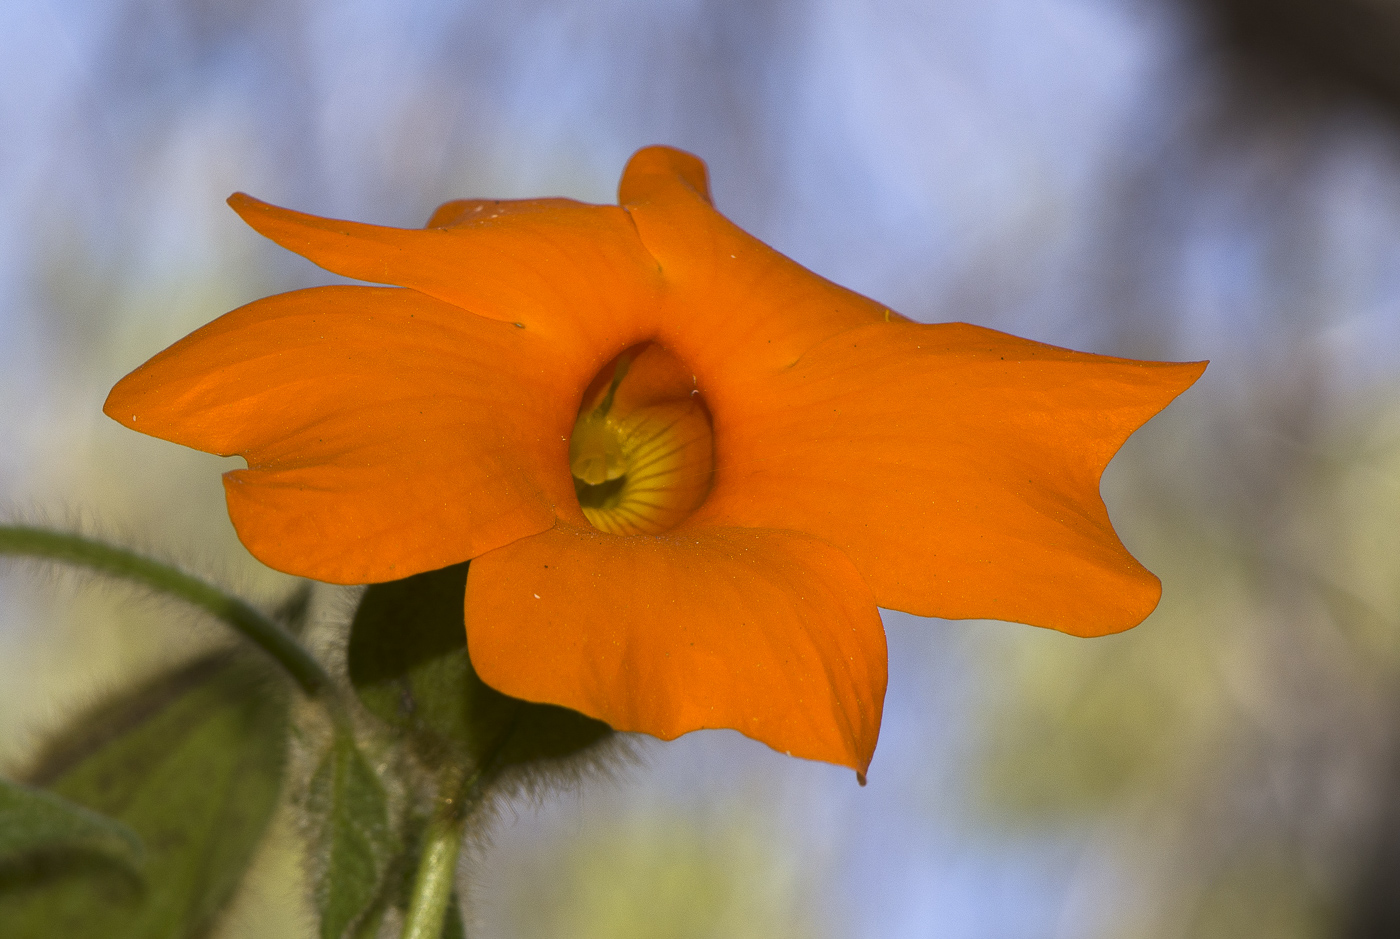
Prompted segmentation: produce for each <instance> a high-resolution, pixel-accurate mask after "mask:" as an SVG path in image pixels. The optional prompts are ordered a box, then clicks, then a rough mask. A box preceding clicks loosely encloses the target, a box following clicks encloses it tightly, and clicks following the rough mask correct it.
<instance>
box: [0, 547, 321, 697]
mask: <svg viewBox="0 0 1400 939" xmlns="http://www.w3.org/2000/svg"><path fill="white" fill-rule="evenodd" d="M3 554H15V555H23V556H27V557H36V558H48V559H49V560H54V561H64V562H66V563H68V564H75V565H77V566H79V567H87V568H90V569H92V570H95V571H98V572H100V573H103V574H108V575H110V576H112V577H120V578H123V579H125V580H131V581H135V582H136V583H139V584H144V585H145V586H147V587H150V588H152V589H153V590H158V591H160V592H161V593H165V594H169V595H170V596H174V597H179V598H180V599H181V600H184V601H185V602H186V603H189V604H191V605H193V606H196V607H198V608H200V609H201V610H204V611H205V612H206V613H209V614H211V615H212V616H214V617H216V618H218V619H221V620H223V621H224V622H225V623H227V624H228V625H229V626H232V627H233V628H234V629H235V630H237V631H238V632H240V633H242V634H243V636H244V637H245V638H247V639H248V640H250V641H251V642H253V643H254V644H255V645H257V646H258V647H259V648H261V649H262V650H263V651H264V652H266V653H267V654H268V655H270V656H272V657H273V658H274V659H276V660H277V661H278V662H279V663H280V664H281V666H282V667H283V668H285V669H286V670H287V672H288V673H289V674H290V675H291V676H292V678H293V679H295V680H296V682H297V684H299V685H301V687H302V690H304V691H305V692H306V693H307V694H308V695H311V696H312V697H315V696H317V695H319V694H320V693H321V692H323V691H325V690H327V689H329V688H330V687H331V679H330V676H329V675H327V674H326V671H325V669H323V668H322V667H321V664H320V663H319V662H317V661H316V660H315V659H314V658H313V657H312V656H311V653H310V652H307V651H306V649H305V648H304V647H303V646H302V645H301V643H299V642H297V640H296V639H295V638H294V637H293V636H292V635H291V633H289V632H287V631H286V630H285V629H283V628H282V627H281V626H279V625H278V624H277V623H276V622H275V621H273V620H272V619H269V618H268V617H267V616H265V615H264V614H262V613H260V612H258V611H257V610H256V609H254V608H253V607H252V606H250V605H249V604H248V603H246V602H244V601H243V600H240V599H239V598H238V597H235V596H232V595H230V594H227V593H225V592H224V591H222V590H220V589H219V588H217V587H215V586H213V585H211V584H207V583H205V582H204V581H202V580H200V579H199V578H197V577H192V576H190V575H189V574H186V573H185V572H184V571H182V570H179V569H177V568H174V567H171V566H170V565H168V564H162V563H160V562H159V561H153V560H151V559H150V558H146V557H142V556H141V555H139V554H136V553H134V552H132V551H128V550H127V549H125V548H118V547H116V546H114V545H109V544H104V543H103V542H100V541H93V540H92V539H89V538H84V537H82V536H81V535H70V534H66V533H63V532H56V531H48V530H46V529H43V528H32V527H29V526H25V525H0V555H3Z"/></svg>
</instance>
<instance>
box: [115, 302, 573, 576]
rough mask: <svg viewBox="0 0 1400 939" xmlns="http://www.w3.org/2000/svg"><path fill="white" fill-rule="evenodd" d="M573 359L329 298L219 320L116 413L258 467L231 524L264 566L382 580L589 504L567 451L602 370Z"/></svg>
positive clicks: (422, 316) (410, 308) (433, 318)
mask: <svg viewBox="0 0 1400 939" xmlns="http://www.w3.org/2000/svg"><path fill="white" fill-rule="evenodd" d="M561 358H562V357H561V355H560V354H559V353H558V352H557V350H555V349H554V347H553V346H552V344H550V343H548V342H547V341H545V340H544V339H542V338H541V337H540V336H539V335H537V334H536V333H533V332H531V331H530V330H526V329H519V328H517V327H515V326H513V325H511V324H510V323H501V322H495V321H492V320H487V319H482V318H480V317H476V316H472V315H470V314H468V313H464V312H463V311H462V310H460V309H458V308H457V307H454V306H449V305H448V304H445V303H442V302H440V301H437V300H434V299H432V298H431V297H427V296H424V295H423V294H421V293H417V292H415V291H412V290H401V289H395V288H382V287H320V288H315V289H312V290H301V291H297V292H294V293H288V294H282V295H280V296H275V297H268V298H267V299H264V300H259V301H257V302H255V303H252V304H249V305H248V306H245V307H242V308H241V309H238V310H234V311H233V312H232V313H229V314H227V315H225V316H223V317H221V318H219V319H217V320H215V321H214V322H213V323H210V324H209V325H208V326H205V327H204V328H202V329H200V330H198V331H196V332H195V333H193V334H191V335H190V336H187V337H186V338H184V339H182V340H181V341H180V342H178V343H176V344H175V345H174V346H171V347H170V348H169V349H167V350H165V351H164V352H162V353H160V354H159V355H157V356H156V357H155V358H153V359H152V360H151V361H150V362H148V363H146V364H145V365H143V366H142V367H141V368H139V369H137V370H136V371H135V372H133V373H131V374H130V375H128V376H127V377H126V378H124V379H122V381H121V382H120V383H118V385H117V386H116V387H115V388H114V389H112V393H111V395H110V396H109V397H108V399H107V404H106V406H105V408H104V410H105V411H106V412H107V414H108V415H109V416H111V417H112V418H114V419H116V420H117V421H120V422H121V423H122V424H125V425H126V426H128V427H131V428H132V429H133V430H139V431H142V432H143V433H147V434H153V435H155V436H157V437H163V438H165V439H167V440H173V441H175V442H176V443H181V444H184V445H186V446H190V447H195V448H197V449H200V450H207V451H210V452H213V453H219V454H223V455H231V454H240V455H242V456H244V457H246V458H247V460H248V469H246V470H236V471H234V472H231V473H228V474H226V476H225V477H224V481H225V489H226V491H227V494H228V502H229V514H230V516H231V517H232V519H233V523H234V526H235V527H236V528H237V529H238V534H239V537H240V538H242V540H243V542H244V544H246V545H247V546H248V549H249V550H250V551H251V552H252V553H253V554H254V556H256V557H257V558H258V559H260V560H262V561H263V562H264V563H266V564H269V565H271V566H272V567H275V568H277V569H279V570H283V571H287V572H289V573H293V574H299V575H302V576H306V577H314V578H317V579H319V580H326V581H332V582H336V583H368V582H374V581H382V580H391V579H395V578H400V577H407V576H409V575H410V574H414V573H418V572H420V571H425V570H433V569H436V568H439V567H444V566H446V565H448V564H453V563H457V562H460V561H463V560H466V559H467V558H472V557H476V556H477V555H479V554H482V553H484V552H487V551H490V550H492V549H493V548H497V547H500V546H501V545H503V544H508V543H509V542H511V541H514V540H515V539H517V538H521V537H523V536H526V535H530V534H534V533H536V532H539V531H543V530H545V529H547V528H549V527H550V526H551V525H553V524H554V522H555V516H556V505H558V504H560V503H565V504H566V506H567V505H568V504H573V503H574V496H573V490H572V482H571V480H570V477H569V470H568V442H567V439H566V438H567V435H568V434H569V432H570V430H571V428H572V427H573V423H574V410H575V408H576V406H577V402H578V398H579V395H580V394H581V393H582V389H583V387H584V385H586V384H587V382H588V380H589V379H590V378H591V377H592V372H591V371H577V372H575V373H572V374H571V373H570V372H569V370H568V368H567V367H565V366H563V365H561V364H560V360H561ZM570 511H571V512H572V514H574V515H576V514H577V513H578V510H577V508H576V507H575V508H573V509H572V510H570Z"/></svg>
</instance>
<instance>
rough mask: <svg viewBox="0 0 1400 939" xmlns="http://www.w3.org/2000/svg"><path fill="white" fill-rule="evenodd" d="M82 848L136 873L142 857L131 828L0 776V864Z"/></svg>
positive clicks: (137, 841) (141, 851)
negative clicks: (41, 854)
mask: <svg viewBox="0 0 1400 939" xmlns="http://www.w3.org/2000/svg"><path fill="white" fill-rule="evenodd" d="M54 852H86V853H91V854H96V855H99V856H101V857H105V858H108V859H109V860H112V861H115V862H117V863H118V864H122V865H124V866H125V867H126V868H127V869H128V870H130V871H131V872H132V873H139V872H140V870H141V864H142V861H143V860H144V850H143V848H142V847H141V839H140V838H139V837H137V835H136V832H134V831H132V830H131V829H130V828H128V827H126V826H125V825H123V824H122V823H121V822H118V821H116V820H114V819H110V818H108V817H107V816H105V815H99V814H97V813H96V812H94V811H92V810H91V809H86V808H84V807H83V806H81V805H78V804H77V803H76V802H70V801H68V800H67V799H64V798H63V797H61V796H57V795H54V794H53V793H52V792H45V791H44V790H43V789H35V788H33V787H31V786H23V785H20V784H19V783H17V782H11V781H10V780H8V779H0V864H5V863H10V864H16V863H22V862H23V861H24V860H26V859H27V858H28V857H29V856H31V855H34V854H39V853H54Z"/></svg>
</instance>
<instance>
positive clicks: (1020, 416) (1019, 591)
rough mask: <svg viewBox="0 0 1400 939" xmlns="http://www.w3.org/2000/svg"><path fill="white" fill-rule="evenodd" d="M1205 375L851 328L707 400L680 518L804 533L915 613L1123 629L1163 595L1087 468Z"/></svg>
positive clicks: (961, 331) (1010, 341) (941, 334)
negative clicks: (730, 410)
mask: <svg viewBox="0 0 1400 939" xmlns="http://www.w3.org/2000/svg"><path fill="white" fill-rule="evenodd" d="M1204 368H1205V365H1204V363H1196V364H1187V365H1181V364H1173V363H1160V362H1134V361H1130V360H1127V359H1115V358H1108V357H1106V356H1095V355H1086V354H1083V353H1078V352H1070V351H1067V350H1064V349H1058V348H1055V347H1053V346H1046V345H1041V344H1039V343H1035V342H1030V341H1027V340H1024V339H1017V338H1015V337H1013V336H1008V335H1006V334H1004V333H998V332H994V331H992V330H988V329H981V328H978V327H975V326H968V325H965V324H961V323H951V324H943V325H937V326H927V325H918V324H913V323H908V322H900V321H898V320H892V321H891V322H889V323H879V324H875V325H871V326H864V327H861V328H859V329H853V330H851V331H849V332H847V333H844V334H842V335H841V336H839V337H837V338H835V339H832V340H830V341H828V342H826V343H824V344H823V345H821V346H819V347H817V348H814V349H812V350H811V351H810V352H808V353H807V355H805V356H804V357H803V358H802V359H801V360H800V361H798V362H797V363H795V364H794V365H793V367H792V368H790V369H788V370H786V371H784V372H782V373H780V374H777V375H771V374H770V375H762V374H755V375H752V376H750V377H749V378H748V379H747V380H744V381H741V384H740V385H735V386H734V387H730V388H727V389H726V391H727V393H730V394H732V395H734V396H735V397H736V399H739V400H742V401H744V402H746V403H747V406H748V411H747V413H746V414H744V415H743V419H742V420H740V419H737V418H735V417H732V416H729V415H728V414H727V412H722V411H721V410H720V409H719V408H718V407H715V454H716V456H715V479H714V488H713V489H712V491H711V494H710V498H709V500H708V501H707V502H706V503H705V505H704V506H702V507H701V508H700V509H699V511H698V512H697V513H696V514H695V515H694V516H692V518H691V519H690V520H688V521H687V522H686V523H684V525H683V526H682V530H684V528H685V527H686V526H690V525H695V526H698V527H703V526H707V525H743V526H755V527H771V528H793V529H797V530H800V531H805V532H810V533H812V534H815V535H817V536H818V537H820V538H823V539H825V540H827V541H829V542H830V543H832V544H834V545H836V546H837V547H839V548H841V550H842V551H844V552H845V553H846V554H847V555H848V556H849V557H850V558H851V560H852V561H853V562H854V563H855V566H856V568H857V569H858V570H859V571H860V573H861V576H862V577H863V578H864V579H865V581H866V583H868V584H870V586H871V588H872V589H873V590H874V593H875V598H876V600H877V602H878V603H879V604H880V605H881V606H883V607H890V608H894V609H900V610H905V611H908V612H911V613H916V614H919V615H922V616H941V617H948V618H955V619H964V618H982V617H986V618H994V619H1005V620H1014V621H1018V622H1024V623H1031V624H1034V625H1038V626H1048V627H1051V628H1054V629H1059V630H1063V631H1065V632H1069V633H1074V634H1076V635H1083V636H1090V635H1100V634H1103V633H1110V632H1116V631H1119V630H1122V629H1127V628H1129V627H1131V626H1134V625H1136V624H1137V623H1138V622H1140V621H1141V620H1142V619H1143V618H1145V617H1146V616H1147V614H1148V613H1150V612H1152V609H1153V608H1154V607H1155V606H1156V604H1157V600H1158V597H1159V595H1160V592H1161V588H1160V585H1159V583H1158V581H1157V578H1155V577H1153V576H1152V574H1150V573H1148V571H1146V570H1145V569H1144V568H1143V567H1142V566H1141V565H1140V564H1138V562H1137V561H1136V560H1134V558H1133V557H1132V556H1131V555H1130V554H1129V553H1128V552H1127V550H1126V549H1125V548H1124V547H1123V545H1122V543H1121V542H1120V541H1119V540H1118V536H1117V535H1116V534H1115V533H1114V531H1113V526H1112V524H1111V522H1110V521H1109V518H1108V513H1107V511H1106V510H1105V508H1104V505H1103V501H1102V499H1101V498H1100V496H1099V478H1100V476H1101V475H1102V473H1103V470H1104V467H1105V466H1106V465H1107V464H1108V461H1109V460H1110V459H1111V458H1112V457H1113V454H1114V453H1115V452H1116V451H1117V450H1118V448H1119V447H1120V446H1121V445H1122V444H1123V441H1125V440H1126V439H1127V437H1128V435H1129V434H1131V433H1132V432H1133V431H1134V430H1136V429H1137V428H1138V427H1139V426H1141V425H1142V424H1143V423H1144V422H1145V421H1147V420H1148V418H1150V417H1151V416H1152V415H1154V414H1156V413H1157V412H1158V411H1160V410H1161V409H1162V408H1164V407H1165V406H1166V405H1167V404H1168V402H1170V401H1171V400H1172V399H1173V398H1175V397H1176V396H1177V395H1178V394H1180V393H1181V392H1182V391H1184V390H1185V389H1186V388H1187V387H1189V386H1190V385H1191V383H1192V382H1194V381H1195V380H1196V378H1197V377H1198V376H1199V375H1200V374H1201V372H1202V371H1203V370H1204ZM712 405H713V401H712ZM726 417H727V418H728V419H726ZM678 534H679V532H678Z"/></svg>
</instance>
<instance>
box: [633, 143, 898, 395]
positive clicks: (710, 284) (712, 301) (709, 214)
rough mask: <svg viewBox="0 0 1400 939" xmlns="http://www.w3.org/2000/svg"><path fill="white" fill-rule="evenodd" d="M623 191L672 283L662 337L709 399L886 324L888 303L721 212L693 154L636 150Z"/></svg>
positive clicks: (658, 335) (668, 286)
mask: <svg viewBox="0 0 1400 939" xmlns="http://www.w3.org/2000/svg"><path fill="white" fill-rule="evenodd" d="M618 192H619V196H620V198H621V199H622V202H623V208H625V209H626V210H627V213H628V214H629V215H630V216H631V217H632V220H633V221H634V222H635V223H636V226H637V233H638V234H639V235H640V236H641V240H642V243H643V244H644V245H646V248H647V250H648V251H649V252H650V253H651V255H652V256H653V257H655V258H656V262H657V263H658V264H659V265H660V268H661V272H662V276H663V278H664V280H665V284H666V290H665V294H664V296H665V302H664V308H663V313H662V317H661V321H660V324H659V329H658V331H657V333H656V336H655V338H656V339H657V341H658V342H660V343H661V344H662V345H664V346H666V347H667V348H668V349H670V350H671V351H672V352H674V353H675V354H676V355H677V356H679V357H680V358H681V360H682V361H684V362H686V363H687V364H688V365H689V366H690V367H691V368H693V369H694V370H695V372H696V375H697V376H698V377H699V379H700V388H701V391H702V392H704V393H705V394H706V395H709V394H711V393H712V391H714V390H715V389H722V388H723V387H724V386H725V385H726V384H727V383H728V381H729V376H731V375H737V374H744V373H751V372H753V371H754V370H756V369H774V368H785V367H787V366H788V365H790V364H792V362H794V361H795V360H796V359H797V358H798V357H799V356H801V355H802V353H804V352H805V351H806V350H807V349H809V348H811V347H812V346H814V345H816V344H817V343H819V342H821V341H822V340H824V339H827V338H829V337H831V336H833V335H836V334H838V333H840V332H843V331H845V330H847V329H850V328H852V327H854V326H859V325H862V324H865V323H873V322H883V321H884V319H885V318H886V315H887V313H888V311H887V310H886V308H885V307H884V306H882V305H881V304H878V303H876V302H874V301H873V300H870V299H868V298H866V297H862V296H861V295H859V294H857V293H853V292H852V291H850V290H847V289H845V288H844V287H839V286H837V285H836V284H833V283H831V282H830V281H828V280H825V279H823V278H821V277H819V276H817V275H816V274H813V273H812V272H811V271H809V270H807V269H806V268H804V267H802V266H801V265H799V264H797V263H796V262H795V261H792V260H790V259H788V258H786V257H784V256H783V255H781V254H779V253H778V252H776V251H774V250H773V249H772V248H770V247H768V246H767V245H765V244H764V243H763V242H761V241H759V240H758V239H756V238H754V237H753V236H752V235H750V234H748V233H747V232H745V231H743V230H742V229H740V228H739V227H738V226H736V225H735V224H734V223H733V222H731V221H729V220H728V219H727V218H725V217H724V216H723V215H721V214H720V213H719V212H717V211H715V209H714V207H713V206H712V205H711V204H710V201H709V190H708V181H707V177H706V175H705V165H704V163H702V162H701V161H700V160H699V159H697V158H696V157H694V156H691V155H690V154H688V153H685V152H683V151H680V150H674V149H672V148H670V147H648V148H646V149H645V150H641V151H639V152H638V153H637V154H636V155H635V156H633V157H632V159H631V161H630V162H629V163H628V164H627V169H626V170H624V172H623V175H622V182H621V184H620V185H619V187H618ZM712 403H713V402H712Z"/></svg>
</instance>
